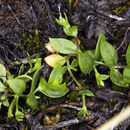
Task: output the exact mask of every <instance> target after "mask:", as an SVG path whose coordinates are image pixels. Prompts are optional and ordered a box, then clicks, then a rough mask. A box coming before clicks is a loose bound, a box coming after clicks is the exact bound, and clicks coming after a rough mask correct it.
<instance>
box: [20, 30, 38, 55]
mask: <svg viewBox="0 0 130 130" xmlns="http://www.w3.org/2000/svg"><path fill="white" fill-rule="evenodd" d="M22 38H23V42H24V46H25V49H26V50H27V51H28V52H29V53H30V54H34V53H36V52H38V51H39V49H40V44H39V32H38V30H37V29H36V30H35V33H34V35H32V34H29V35H26V34H25V33H23V34H22Z"/></svg>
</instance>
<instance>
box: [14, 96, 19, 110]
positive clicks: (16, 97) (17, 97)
mask: <svg viewBox="0 0 130 130" xmlns="http://www.w3.org/2000/svg"><path fill="white" fill-rule="evenodd" d="M15 99H16V111H18V100H19V96H15Z"/></svg>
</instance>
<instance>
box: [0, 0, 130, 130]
mask: <svg viewBox="0 0 130 130" xmlns="http://www.w3.org/2000/svg"><path fill="white" fill-rule="evenodd" d="M74 5H75V0H72V4H71V5H70V6H69V4H68V2H67V1H66V0H0V63H2V64H3V65H5V67H6V68H7V69H8V70H9V71H10V72H11V73H13V74H14V75H17V73H18V70H19V67H20V66H19V65H14V64H12V63H14V62H15V61H20V62H21V61H22V60H23V59H25V58H27V57H28V55H27V53H29V55H30V58H35V57H36V55H38V54H39V55H40V56H41V57H42V58H43V59H44V58H45V57H46V56H48V55H49V52H48V51H47V50H46V49H45V48H44V44H45V43H47V42H48V41H49V40H48V39H49V37H60V38H67V39H71V37H67V36H66V35H65V34H64V32H63V29H62V27H61V26H60V25H58V24H57V23H56V21H55V19H56V18H59V14H60V13H59V12H61V13H62V14H63V13H64V12H66V14H67V16H68V20H69V22H70V24H71V25H76V26H78V30H79V33H78V38H79V39H80V40H81V43H82V47H83V48H85V49H95V46H96V43H97V39H98V36H99V34H100V32H103V33H104V34H105V36H106V37H107V40H108V41H109V42H110V43H111V44H112V45H113V46H114V47H115V48H118V47H119V46H120V45H121V47H120V49H119V50H118V53H119V57H120V58H119V63H120V64H126V61H125V52H126V47H127V46H128V44H129V43H130V31H129V27H130V1H129V0H114V1H113V0H93V1H91V0H79V1H78V3H77V4H76V5H75V6H74ZM59 7H60V10H59ZM111 16H117V17H111ZM36 29H38V31H39V37H40V39H39V45H40V47H39V48H34V47H35V45H32V47H31V48H28V47H27V45H26V44H24V38H23V34H25V35H26V36H29V35H30V34H32V35H34V33H35V30H36ZM121 43H122V44H121ZM43 65H44V68H43V69H42V72H41V75H42V76H44V77H45V78H48V77H49V74H50V72H51V70H52V68H51V67H49V66H48V65H47V64H46V63H45V62H44V61H43ZM27 68H28V66H27ZM98 70H99V72H100V73H105V74H107V73H109V69H108V68H106V67H104V66H100V67H99V68H98ZM74 75H76V78H77V79H78V80H79V81H83V82H84V83H85V84H87V85H88V86H89V89H90V90H91V91H92V92H93V93H94V95H95V96H94V97H87V99H86V104H87V108H88V110H89V112H90V113H92V114H91V115H90V117H89V119H87V120H85V119H84V118H83V117H78V116H77V112H78V111H77V110H75V109H73V108H64V109H63V110H62V109H59V108H62V107H61V106H60V105H61V104H62V105H63V104H69V105H72V106H76V107H81V106H82V102H81V97H80V96H79V97H78V98H77V97H75V98H71V99H70V96H69V95H70V94H71V93H72V92H73V90H70V92H69V93H68V94H67V95H66V96H64V98H59V99H50V98H48V97H45V96H44V95H41V99H40V100H39V106H40V107H39V108H38V109H37V110H34V111H33V112H32V111H31V110H30V109H28V111H27V112H26V114H25V119H24V121H23V122H17V121H16V120H15V119H14V118H12V119H7V111H8V110H7V108H6V107H2V108H1V110H0V129H1V130H7V129H9V130H15V129H16V130H18V129H20V130H21V129H32V130H34V129H35V130H40V129H42V130H44V129H50V130H51V129H59V130H60V129H63V130H67V129H68V130H81V129H82V130H92V129H94V128H96V127H98V126H99V125H101V124H102V123H103V122H106V121H107V120H108V119H109V118H111V117H112V116H113V115H115V114H116V113H117V112H119V111H120V110H121V109H122V108H124V107H125V106H127V104H129V101H130V90H129V89H128V88H127V89H126V88H117V89H114V88H113V87H112V86H113V84H112V83H111V81H110V80H107V81H106V82H105V86H104V87H101V86H98V85H97V84H96V80H95V76H94V72H91V73H90V74H89V75H83V74H81V73H80V72H74ZM65 77H67V78H68V79H70V78H71V77H70V76H69V75H68V74H66V75H65ZM71 85H72V86H74V83H73V81H71ZM71 85H70V88H71ZM75 93H76V92H75ZM22 102H24V101H21V103H20V104H21V106H22ZM42 104H44V105H45V106H46V109H45V110H42V107H41V106H42ZM30 111H31V112H30ZM59 112H60V115H61V117H60V121H59V122H58V123H57V127H56V125H55V123H54V122H52V124H50V125H48V124H47V123H45V115H48V116H49V117H51V116H53V117H55V116H56V114H57V113H59ZM49 119H50V118H49ZM72 119H73V120H75V119H78V120H79V122H78V123H71V120H72ZM64 121H68V122H66V125H63V123H64ZM69 121H70V122H69ZM67 123H68V124H69V123H70V125H68V124H67ZM45 124H46V125H48V126H47V128H45ZM58 125H59V127H58ZM60 125H61V126H63V127H60ZM129 129H130V118H129V119H127V120H126V121H124V122H123V123H122V124H121V125H119V126H118V127H117V128H116V130H129Z"/></svg>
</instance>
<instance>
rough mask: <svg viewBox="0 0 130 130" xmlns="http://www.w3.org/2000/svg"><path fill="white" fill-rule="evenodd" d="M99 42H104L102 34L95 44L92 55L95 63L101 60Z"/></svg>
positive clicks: (104, 38)
mask: <svg viewBox="0 0 130 130" xmlns="http://www.w3.org/2000/svg"><path fill="white" fill-rule="evenodd" d="M101 41H106V37H105V35H104V34H103V33H102V32H101V33H100V35H99V38H98V42H97V45H96V50H95V54H94V59H95V60H97V61H99V60H100V59H101V54H100V44H101Z"/></svg>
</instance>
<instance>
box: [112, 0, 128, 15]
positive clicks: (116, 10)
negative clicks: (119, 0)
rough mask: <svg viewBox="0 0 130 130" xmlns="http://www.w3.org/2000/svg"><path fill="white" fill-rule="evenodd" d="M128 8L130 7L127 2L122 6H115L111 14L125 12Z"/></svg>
mask: <svg viewBox="0 0 130 130" xmlns="http://www.w3.org/2000/svg"><path fill="white" fill-rule="evenodd" d="M129 7H130V2H129V1H127V2H126V3H124V4H121V5H118V6H116V8H115V9H114V10H113V12H114V13H116V14H118V13H120V12H123V11H127V10H128V8H129Z"/></svg>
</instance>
